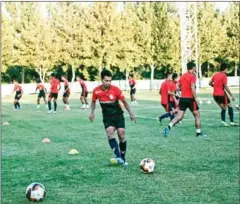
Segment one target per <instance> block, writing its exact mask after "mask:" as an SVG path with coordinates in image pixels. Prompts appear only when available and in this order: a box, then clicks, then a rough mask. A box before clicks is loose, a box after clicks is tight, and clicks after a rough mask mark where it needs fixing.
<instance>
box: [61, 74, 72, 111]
mask: <svg viewBox="0 0 240 204" xmlns="http://www.w3.org/2000/svg"><path fill="white" fill-rule="evenodd" d="M61 79H62V80H63V84H64V92H63V99H62V100H63V103H64V104H65V110H70V107H69V96H70V87H69V82H68V80H67V78H66V76H62V77H61Z"/></svg>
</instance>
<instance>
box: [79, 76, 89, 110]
mask: <svg viewBox="0 0 240 204" xmlns="http://www.w3.org/2000/svg"><path fill="white" fill-rule="evenodd" d="M77 81H78V82H79V84H80V86H81V87H82V93H81V97H80V100H81V103H82V107H81V108H82V109H85V108H89V106H88V101H87V96H88V90H87V85H86V83H85V81H84V80H83V78H82V77H80V76H77Z"/></svg>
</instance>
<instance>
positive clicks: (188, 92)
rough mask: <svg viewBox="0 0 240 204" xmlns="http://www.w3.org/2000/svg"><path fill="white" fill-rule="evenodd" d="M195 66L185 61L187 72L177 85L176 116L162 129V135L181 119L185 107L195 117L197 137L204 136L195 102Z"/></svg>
mask: <svg viewBox="0 0 240 204" xmlns="http://www.w3.org/2000/svg"><path fill="white" fill-rule="evenodd" d="M195 69H196V66H195V64H194V63H193V62H189V63H187V70H188V72H187V73H185V74H183V75H182V76H181V78H180V80H179V85H180V88H181V91H182V92H181V97H180V100H179V110H178V113H177V115H176V117H175V118H174V119H173V120H172V121H171V122H170V123H169V125H168V126H167V127H166V128H165V129H164V133H163V134H164V136H165V137H167V136H168V135H169V133H170V130H171V128H172V127H173V126H174V125H175V124H176V123H177V122H179V121H180V120H182V119H183V117H184V113H185V111H186V109H187V108H189V109H190V111H191V112H192V113H193V115H194V118H195V127H196V136H197V137H206V135H204V134H203V133H202V132H201V129H200V127H201V122H200V113H199V107H198V104H197V101H198V99H197V95H196V76H195V74H194V73H195Z"/></svg>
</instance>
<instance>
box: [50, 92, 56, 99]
mask: <svg viewBox="0 0 240 204" xmlns="http://www.w3.org/2000/svg"><path fill="white" fill-rule="evenodd" d="M48 98H50V99H52V98H54V99H57V98H58V93H50V94H49V96H48Z"/></svg>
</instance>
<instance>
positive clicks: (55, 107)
mask: <svg viewBox="0 0 240 204" xmlns="http://www.w3.org/2000/svg"><path fill="white" fill-rule="evenodd" d="M56 110H57V102H54V111H56Z"/></svg>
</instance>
